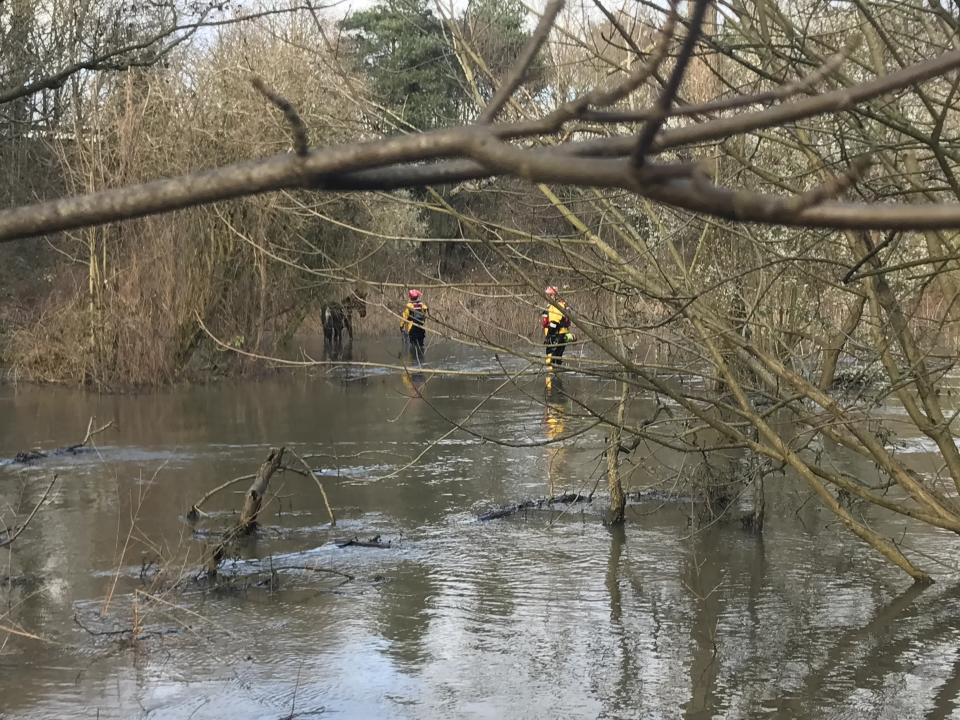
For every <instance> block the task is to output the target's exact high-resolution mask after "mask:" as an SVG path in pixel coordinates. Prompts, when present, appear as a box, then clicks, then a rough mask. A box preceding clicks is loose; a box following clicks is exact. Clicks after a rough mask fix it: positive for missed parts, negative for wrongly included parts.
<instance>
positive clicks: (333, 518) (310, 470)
mask: <svg viewBox="0 0 960 720" xmlns="http://www.w3.org/2000/svg"><path fill="white" fill-rule="evenodd" d="M287 452H289V453H290V454H291V455H293V456H294V457H295V458H296V459H297V460H299V461H300V463H301V464H302V465H303V467H304V468H305V469H306V471H307V473H308V474H309V476H310V477H312V478H313V481H314V482H315V483H316V484H317V487H318V488H320V494H321V495H323V504H324V505H326V506H327V513H328V514H329V515H330V525H331V526H334V525H336V524H337V518H336V516H334V514H333V508H332V507H330V500H329V498H327V491H326V490H324V489H323V483H322V482H320V478H318V477H317V474H316V473H315V472H313V468H311V467H310V466H309V465H307V461H306V460H304V459H303V458H302V457H300V456H299V455H297V453H296V452H294V451H293V450H290V449H289V448H288V449H287Z"/></svg>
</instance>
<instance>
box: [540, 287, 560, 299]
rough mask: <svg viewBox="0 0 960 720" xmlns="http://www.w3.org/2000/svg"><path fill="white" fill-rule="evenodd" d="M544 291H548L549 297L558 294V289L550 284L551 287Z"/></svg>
mask: <svg viewBox="0 0 960 720" xmlns="http://www.w3.org/2000/svg"><path fill="white" fill-rule="evenodd" d="M543 292H544V293H546V295H547V297H556V296H557V289H556V288H555V287H554V286H553V285H550V286H549V287H547V289H546V290H544V291H543Z"/></svg>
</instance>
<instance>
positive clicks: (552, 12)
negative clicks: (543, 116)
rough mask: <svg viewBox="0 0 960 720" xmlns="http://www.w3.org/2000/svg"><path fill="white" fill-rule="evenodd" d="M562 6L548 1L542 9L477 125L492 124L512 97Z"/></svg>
mask: <svg viewBox="0 0 960 720" xmlns="http://www.w3.org/2000/svg"><path fill="white" fill-rule="evenodd" d="M563 6H564V0H550V2H549V3H548V4H547V6H546V7H545V8H544V9H543V15H541V16H540V22H539V23H537V29H536V30H534V31H533V35H531V36H530V39H529V40H528V41H527V44H526V45H525V46H524V48H523V50H522V51H521V52H520V55H519V56H517V60H516V62H515V63H514V64H513V67H511V68H510V72H509V73H508V74H507V77H506V78H505V79H504V81H503V82H502V83H501V84H500V87H498V88H497V91H496V92H495V93H494V95H493V97H492V98H490V102H488V103H487V106H486V107H485V108H484V109H483V112H481V113H480V117H479V118H478V119H477V122H478V123H479V124H481V125H488V124H490V123H491V122H493V120H494V119H495V118H496V116H497V114H498V113H499V112H500V111H501V110H502V109H503V107H504V106H505V105H506V104H507V103H508V102H509V101H510V98H511V97H513V94H514V93H515V92H516V91H517V88H518V87H520V84H521V83H522V82H523V80H524V78H525V77H526V75H527V72H528V71H529V70H530V66H531V65H532V64H533V61H534V60H535V59H536V57H537V53H538V52H539V51H540V48H541V47H542V46H543V43H545V42H546V40H547V36H548V35H550V30H551V29H553V24H554V23H555V22H556V20H557V15H559V14H560V11H561V10H562V9H563Z"/></svg>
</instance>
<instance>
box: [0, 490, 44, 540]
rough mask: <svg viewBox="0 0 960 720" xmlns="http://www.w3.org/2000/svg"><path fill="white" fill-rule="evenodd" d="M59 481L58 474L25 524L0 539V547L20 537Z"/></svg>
mask: <svg viewBox="0 0 960 720" xmlns="http://www.w3.org/2000/svg"><path fill="white" fill-rule="evenodd" d="M56 482H57V476H56V475H54V476H53V480H51V481H50V484H49V485H47V489H46V490H44V491H43V495H42V496H41V497H40V500H39V501H38V502H37V504H36V505H34V506H33V510H31V511H30V514H29V515H28V516H27V519H26V520H25V521H24V522H23V525H21V526H20V527H18V528H17V529H16V532H14V533H13V534H12V535H10V536H9V537H8V538H7V539H6V540H0V547H7V546H8V545H12V544H13V542H14V540H16V539H17V538H18V537H20V533H22V532H23V531H24V530H26V528H27V525H29V524H30V521H31V520H33V516H34V515H36V514H37V511H38V510H39V509H40V506H41V505H43V503H44V501H45V500H46V499H47V495H49V494H50V491H51V490H52V489H53V485H54V483H56Z"/></svg>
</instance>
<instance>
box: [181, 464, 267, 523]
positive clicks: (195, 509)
mask: <svg viewBox="0 0 960 720" xmlns="http://www.w3.org/2000/svg"><path fill="white" fill-rule="evenodd" d="M255 477H256V474H255V473H251V474H249V475H241V476H240V477H235V478H234V479H233V480H227V481H226V482H225V483H222V484H220V485H217V486H216V487H215V488H213V490H210V491H208V492H207V493H205V494H204V496H203V497H201V498H200V499H199V500H197V501H196V502H195V503H194V504H193V505H191V506H190V511H189V512H188V513H187V517H188V518H190V519H191V520H195V519H197V518H198V517H199V516H200V515H201V514H205V513H203V512H202V511H201V510H200V506H201V505H203V504H204V503H205V502H206V501H207V500H209V499H210V498H212V497H213V496H214V495H216V494H217V493H218V492H220V491H221V490H224V489H226V488H228V487H230V486H231V485H235V484H237V483H238V482H243V481H244V480H253V479H254V478H255Z"/></svg>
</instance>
